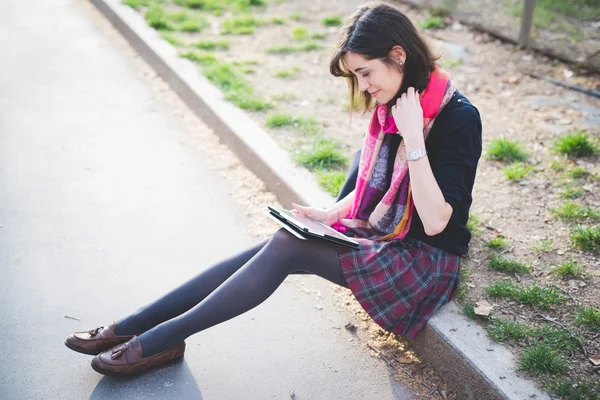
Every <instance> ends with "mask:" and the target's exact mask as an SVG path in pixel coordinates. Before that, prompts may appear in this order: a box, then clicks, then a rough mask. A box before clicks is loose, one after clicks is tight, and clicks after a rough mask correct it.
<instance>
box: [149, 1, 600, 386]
mask: <svg viewBox="0 0 600 400" xmlns="http://www.w3.org/2000/svg"><path fill="white" fill-rule="evenodd" d="M362 3H363V2H362V1H357V0H329V1H321V0H319V1H312V2H304V1H300V0H283V1H273V2H271V3H269V4H268V6H267V7H264V8H257V9H255V10H253V14H254V15H255V16H256V17H257V18H260V19H262V20H264V21H270V20H272V18H274V17H277V18H282V19H283V20H284V23H283V24H281V25H276V24H272V23H268V24H265V25H263V26H260V27H258V28H257V30H256V32H255V33H254V34H251V35H223V34H221V29H220V27H221V26H222V23H223V21H224V20H225V19H227V18H231V14H230V13H229V12H225V13H224V14H223V15H221V16H215V15H212V14H209V13H207V14H206V15H205V18H207V20H209V21H210V28H209V29H205V30H204V31H203V32H201V33H193V34H191V33H185V34H184V33H178V34H176V35H177V36H178V37H179V38H180V39H181V40H183V41H184V42H185V43H192V42H193V41H197V40H199V39H202V40H221V39H227V40H228V41H229V42H230V46H229V48H228V49H226V50H218V51H216V52H215V55H216V56H217V57H218V58H219V60H221V61H229V62H234V61H243V60H246V61H252V62H253V63H252V64H253V68H252V69H251V70H250V69H249V73H247V74H246V75H245V77H246V79H247V81H248V82H249V83H250V85H251V86H252V87H253V88H254V89H255V91H256V92H257V94H259V95H260V96H262V97H264V98H267V99H271V100H272V101H273V102H274V104H275V110H274V111H276V112H278V113H288V114H291V115H293V116H305V117H312V118H315V119H317V120H318V121H320V122H321V124H322V132H321V135H323V136H324V137H326V138H331V139H336V140H339V141H340V142H341V143H343V145H342V150H343V152H344V153H345V154H347V155H348V156H351V155H352V154H353V153H354V151H355V150H356V149H358V148H359V147H360V145H361V141H362V137H363V135H364V132H365V129H366V126H367V120H368V117H358V116H356V115H354V116H353V118H352V119H351V120H350V118H349V115H348V112H347V111H348V100H347V88H346V84H345V82H344V81H343V80H341V79H336V78H333V77H331V76H330V75H329V70H328V61H329V55H330V53H331V50H332V49H333V47H334V46H335V43H336V41H337V34H336V32H337V30H336V29H335V28H327V27H325V26H323V24H322V20H323V18H325V17H330V16H334V15H337V16H346V15H348V14H350V13H351V12H353V11H354V10H355V9H356V6H357V5H358V4H362ZM394 4H395V5H397V6H398V7H399V8H400V9H401V10H402V11H403V12H405V13H406V14H407V15H408V16H409V17H410V18H411V19H412V20H413V21H414V22H416V23H417V24H418V23H419V22H420V21H422V20H423V19H424V18H425V17H426V14H425V13H424V12H422V11H419V10H415V9H412V8H410V7H408V6H406V5H403V4H401V3H394ZM168 7H169V8H170V9H171V10H175V9H177V10H180V9H181V8H178V7H176V6H175V5H169V6H168ZM143 10H144V9H141V11H142V12H143ZM294 13H296V17H297V18H296V19H291V18H290V16H291V15H294ZM298 14H301V16H299V15H298ZM450 22H451V21H450ZM297 26H301V27H304V28H306V29H307V30H308V31H309V32H318V33H322V34H324V35H325V38H324V39H322V40H321V41H320V43H321V44H322V49H320V50H316V51H310V52H298V53H292V54H270V53H268V52H267V49H268V48H270V47H271V46H277V45H285V44H292V43H294V42H293V40H292V38H291V34H290V32H291V29H292V28H294V27H297ZM424 34H425V36H426V38H427V39H428V40H429V41H430V42H431V43H432V45H433V46H434V48H435V49H436V50H437V51H438V52H439V53H440V54H443V56H442V59H441V61H440V63H441V65H442V66H443V67H444V68H445V69H447V70H448V71H449V72H450V74H451V77H452V79H453V81H454V82H455V84H456V86H457V87H458V89H459V90H460V91H461V92H462V93H463V94H465V95H466V96H467V97H469V99H470V100H471V101H472V102H473V104H474V105H475V106H477V107H478V109H479V111H480V113H481V117H482V120H483V127H484V133H483V141H484V156H483V157H482V159H481V161H480V164H479V170H478V176H477V181H476V184H475V192H474V204H473V208H472V213H473V214H475V215H476V216H477V217H478V220H479V226H478V229H477V231H476V232H474V233H475V235H474V237H473V240H472V242H471V248H470V255H469V257H467V258H465V259H464V261H463V268H465V269H466V270H468V271H469V272H470V275H471V276H470V278H469V279H467V280H466V284H467V290H466V294H465V295H464V297H463V298H462V299H460V300H459V301H460V302H465V301H472V302H477V301H480V300H484V299H485V300H487V301H489V302H490V303H491V304H492V305H493V306H494V308H493V311H492V316H503V317H505V318H506V317H508V318H512V319H515V320H517V321H520V322H523V323H525V322H527V323H529V324H530V325H532V326H538V325H540V324H541V323H542V322H544V321H543V320H542V317H546V318H551V319H555V321H557V322H559V323H561V324H564V325H565V326H571V325H570V324H571V322H572V318H573V314H574V311H575V310H576V309H577V308H578V307H579V306H581V305H585V306H590V305H591V306H594V307H595V308H596V309H600V296H598V290H599V289H600V255H599V254H598V253H594V252H583V251H580V250H578V249H577V248H575V247H574V246H573V244H572V243H571V241H570V239H569V232H570V230H571V229H572V227H573V225H572V224H570V223H568V222H565V221H562V220H560V219H558V218H557V217H556V216H555V215H554V214H553V213H552V211H551V210H552V209H553V208H555V207H558V206H560V205H561V204H563V203H564V199H562V198H561V197H560V193H561V191H562V190H563V189H564V187H565V185H568V186H573V187H578V188H582V189H583V190H584V195H583V197H582V198H581V199H580V200H578V201H579V202H580V203H581V204H583V205H585V206H587V207H591V208H593V209H596V210H598V208H600V190H599V184H600V178H599V176H600V166H599V164H598V158H597V157H592V158H584V159H578V160H576V161H571V160H567V159H565V158H563V157H559V156H557V155H556V154H554V153H553V152H552V151H551V147H552V145H553V144H554V141H555V139H556V138H557V137H558V136H559V135H561V134H564V133H566V132H568V131H573V130H583V131H585V132H587V133H588V135H589V136H590V137H592V138H593V139H595V140H596V141H597V140H598V138H599V136H600V101H599V100H598V99H594V98H591V97H586V96H585V95H583V94H579V93H576V92H573V91H570V90H568V89H564V88H560V87H557V86H553V85H551V84H549V83H546V82H543V81H540V80H537V79H534V78H532V77H530V76H529V75H528V74H529V73H536V74H539V75H545V76H549V77H553V78H556V79H560V80H564V81H568V82H570V83H574V84H578V85H582V86H586V87H588V88H592V89H597V88H599V87H600V77H599V76H598V75H593V74H588V73H586V72H585V71H582V70H574V68H573V67H572V66H570V65H567V64H563V63H561V62H557V61H555V60H550V59H549V58H547V57H544V56H541V55H538V54H535V53H531V52H528V51H521V50H518V49H516V48H515V47H514V46H512V45H509V44H504V43H501V42H500V41H498V40H493V39H492V38H490V36H489V35H487V34H484V33H479V32H474V31H471V30H470V29H468V28H467V27H465V26H462V25H460V24H458V23H450V24H449V27H448V28H446V29H443V30H438V31H435V32H433V33H428V32H425V33H424ZM182 47H185V46H182ZM292 66H295V67H297V73H296V74H295V75H294V76H293V77H290V78H280V77H277V76H275V71H276V70H278V69H281V68H286V69H289V68H291V67H292ZM153 79H156V78H153ZM161 90H162V89H161ZM271 112H273V110H271V111H266V112H249V115H250V116H251V117H252V118H253V119H254V120H255V121H256V122H257V123H258V124H260V125H262V126H263V127H264V128H265V130H266V131H267V132H269V133H271V134H272V135H273V137H274V138H275V139H276V140H277V141H278V142H279V143H280V144H281V145H282V146H283V147H284V148H287V149H288V150H290V152H296V151H298V150H299V149H300V148H302V143H303V140H304V139H305V138H306V134H302V133H299V132H298V131H297V130H296V129H294V128H293V127H284V128H278V129H270V128H267V127H266V126H265V118H266V116H267V115H268V114H269V113H271ZM184 114H185V115H187V113H182V115H184ZM184 117H185V118H188V117H187V116H184ZM189 118H191V121H192V122H191V123H198V122H197V121H194V118H193V117H189ZM503 137H506V138H509V139H511V140H517V141H519V143H520V144H521V146H522V148H523V149H524V150H526V151H527V152H528V153H529V154H530V163H531V164H532V165H533V166H534V169H533V171H532V172H531V173H530V174H529V175H528V176H527V177H526V178H525V179H523V180H521V181H520V182H516V183H515V182H511V181H509V180H507V179H506V178H505V177H504V176H503V174H502V171H501V166H502V165H501V164H500V163H498V162H493V161H489V160H487V159H486V158H485V151H486V149H487V145H488V144H489V142H490V141H491V140H493V139H497V138H503ZM207 142H208V143H212V142H214V145H215V146H218V144H217V142H218V141H216V139H207ZM219 153H222V154H229V153H227V150H226V149H224V148H223V147H222V146H221V147H220V148H219ZM232 160H233V158H231V159H230V158H229V157H228V156H225V157H224V158H223V160H222V161H220V162H218V163H217V165H218V167H217V168H222V169H223V171H224V173H225V172H226V174H225V175H227V176H228V177H231V178H232V180H231V182H232V185H234V189H233V191H232V193H240V195H239V196H240V201H242V202H244V204H247V208H248V213H249V215H255V216H258V217H257V220H256V225H255V232H253V234H255V235H257V236H265V235H268V234H269V233H271V232H272V226H270V225H269V224H268V223H267V222H265V221H263V220H262V216H260V214H259V211H260V209H261V208H262V206H263V205H264V204H265V203H274V198H273V197H269V196H272V195H269V194H266V193H265V191H264V186H263V185H262V184H261V183H260V182H259V181H258V180H257V179H256V178H255V177H249V176H248V175H247V171H246V172H243V173H241V174H242V175H238V172H235V171H243V170H244V169H243V168H242V167H241V166H240V165H239V164H238V162H236V161H232ZM553 162H554V166H555V167H554V168H552V167H551V165H553V164H552V163H553ZM557 164H562V165H564V168H565V171H559V170H557V168H556V165H557ZM575 167H582V168H584V169H585V170H586V171H587V174H586V175H585V176H584V177H582V178H569V177H568V175H567V172H568V171H569V170H572V169H573V168H575ZM238 177H239V178H240V179H237V178H238ZM235 185H237V186H240V187H235ZM265 196H267V197H268V198H267V199H265V198H264V197H265ZM267 200H268V201H267ZM498 236H502V237H504V238H505V239H507V241H508V242H509V246H508V248H507V249H506V250H504V251H503V255H504V256H505V257H506V258H508V259H511V260H516V261H520V262H523V263H526V264H529V265H532V266H533V272H531V273H530V274H523V275H517V274H515V275H507V274H506V273H502V272H495V271H492V270H490V269H489V268H488V258H489V256H490V251H489V250H488V249H487V248H486V247H485V242H486V241H488V240H490V239H493V238H495V237H498ZM571 259H572V260H574V261H575V262H577V263H578V264H579V265H582V266H583V267H584V268H585V273H584V274H583V275H582V276H581V277H579V278H575V279H570V280H561V279H560V278H559V277H557V275H556V274H553V273H551V271H552V269H553V268H554V267H556V266H557V265H559V264H562V263H565V262H567V261H569V260H571ZM502 278H508V279H511V280H512V281H513V282H514V283H518V284H527V283H533V282H537V283H538V284H540V285H542V286H556V287H558V288H560V290H562V291H563V292H564V293H566V294H568V296H569V300H568V301H567V302H565V303H563V304H561V305H558V306H555V307H553V308H551V309H549V310H545V311H543V312H541V311H540V310H538V309H536V308H532V307H528V306H523V305H519V304H517V303H515V302H512V301H507V300H503V299H502V298H494V297H490V296H488V295H487V293H486V290H485V289H486V288H487V287H488V286H489V285H490V284H491V283H492V282H494V281H496V280H498V279H502ZM340 301H341V302H342V304H345V305H346V306H347V307H348V308H349V309H350V310H351V312H352V313H353V314H355V315H356V316H357V317H356V323H355V324H354V325H355V327H356V325H357V324H358V325H360V326H358V329H359V330H364V331H365V332H367V333H368V334H369V335H370V337H371V338H372V340H373V342H372V343H373V346H374V348H376V349H378V350H375V352H378V351H380V350H379V349H383V350H384V351H390V349H392V350H393V349H401V350H402V352H398V353H395V355H394V356H392V357H395V359H396V360H401V361H399V362H400V363H401V365H402V367H401V368H399V369H397V373H398V374H399V375H403V376H404V377H408V375H410V374H414V373H416V371H417V370H419V369H420V370H421V371H420V373H421V375H416V379H417V380H416V381H415V382H417V384H416V386H419V385H421V386H423V388H424V387H425V386H424V385H422V384H420V383H419V380H420V381H422V382H426V383H425V385H427V386H431V387H433V386H434V385H432V382H434V383H435V382H436V380H435V378H429V374H430V372H429V371H428V369H427V368H421V367H422V366H419V367H416V365H419V363H418V360H417V359H416V358H414V355H412V354H411V353H410V352H409V353H404V352H403V351H404V350H406V349H407V345H406V344H405V343H403V342H402V341H400V342H397V341H396V340H395V338H392V337H390V336H389V335H386V334H384V333H383V331H381V330H380V329H378V328H377V327H375V326H374V325H373V324H372V323H370V324H369V321H368V318H367V317H366V315H362V314H361V310H360V309H359V308H357V304H356V303H355V302H353V301H351V300H350V298H349V297H347V293H341V294H340ZM363 319H364V321H363ZM363 323H364V324H363ZM349 329H354V328H353V327H352V326H351V325H349ZM594 335H595V334H594V333H593V332H584V337H583V339H582V340H583V345H584V346H585V348H586V351H585V354H584V352H583V351H579V350H577V351H573V352H572V353H571V354H570V356H569V359H568V362H569V371H570V372H569V376H570V377H580V378H585V379H588V380H597V379H598V375H597V373H596V372H595V371H594V370H593V369H592V364H590V362H589V360H588V359H589V357H590V356H593V355H594V354H600V340H598V335H595V336H594ZM514 350H515V352H517V353H519V354H520V352H521V347H520V346H519V345H515V346H514ZM384 357H385V356H384ZM396 364H397V363H395V365H396ZM405 367H406V368H405ZM442 389H444V386H442ZM427 393H428V390H424V396H426V395H427ZM440 393H441V390H438V391H435V392H434V393H432V394H431V395H430V396H437V398H439V397H440V396H441V394H440ZM446 394H447V395H448V397H449V398H452V393H451V391H450V390H449V389H448V390H447V393H446Z"/></svg>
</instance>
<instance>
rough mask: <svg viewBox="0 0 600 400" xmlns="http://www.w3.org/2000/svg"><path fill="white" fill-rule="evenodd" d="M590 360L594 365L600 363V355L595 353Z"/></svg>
mask: <svg viewBox="0 0 600 400" xmlns="http://www.w3.org/2000/svg"><path fill="white" fill-rule="evenodd" d="M590 361H591V362H592V364H594V365H600V355H598V354H594V355H593V356H591V357H590Z"/></svg>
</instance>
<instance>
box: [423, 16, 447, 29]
mask: <svg viewBox="0 0 600 400" xmlns="http://www.w3.org/2000/svg"><path fill="white" fill-rule="evenodd" d="M420 25H421V28H422V29H444V28H445V27H446V23H445V22H444V18H442V17H427V18H425V19H424V20H423V22H421V24H420Z"/></svg>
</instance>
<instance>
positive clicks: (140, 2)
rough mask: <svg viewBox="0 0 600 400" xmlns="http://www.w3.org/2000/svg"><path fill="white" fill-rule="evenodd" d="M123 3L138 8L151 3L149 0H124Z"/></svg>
mask: <svg viewBox="0 0 600 400" xmlns="http://www.w3.org/2000/svg"><path fill="white" fill-rule="evenodd" d="M122 3H123V4H125V5H126V6H129V7H131V8H133V9H136V10H137V9H138V8H141V7H148V6H149V5H150V1H149V0H123V1H122Z"/></svg>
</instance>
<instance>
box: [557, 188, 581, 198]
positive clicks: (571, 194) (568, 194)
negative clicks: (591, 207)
mask: <svg viewBox="0 0 600 400" xmlns="http://www.w3.org/2000/svg"><path fill="white" fill-rule="evenodd" d="M584 194H585V190H584V189H583V188H578V187H577V188H574V187H570V188H565V189H564V190H563V191H562V192H561V193H560V197H561V198H563V199H579V198H581V197H583V195H584Z"/></svg>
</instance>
